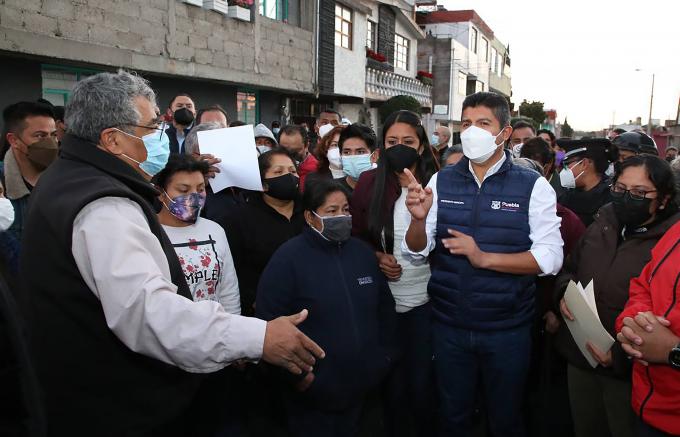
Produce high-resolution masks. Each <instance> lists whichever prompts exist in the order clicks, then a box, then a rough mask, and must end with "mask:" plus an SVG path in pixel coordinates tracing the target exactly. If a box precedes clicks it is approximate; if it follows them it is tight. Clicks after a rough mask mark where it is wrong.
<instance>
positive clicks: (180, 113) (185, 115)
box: [172, 108, 194, 126]
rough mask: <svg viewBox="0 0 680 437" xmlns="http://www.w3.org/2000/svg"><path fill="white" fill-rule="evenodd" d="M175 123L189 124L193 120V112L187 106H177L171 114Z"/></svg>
mask: <svg viewBox="0 0 680 437" xmlns="http://www.w3.org/2000/svg"><path fill="white" fill-rule="evenodd" d="M172 118H173V120H175V123H177V124H181V125H182V126H189V125H190V124H191V123H192V122H193V121H194V114H193V113H192V112H191V111H189V110H188V109H187V108H179V109H178V110H177V111H175V113H174V114H173V115H172Z"/></svg>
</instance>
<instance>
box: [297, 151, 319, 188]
mask: <svg viewBox="0 0 680 437" xmlns="http://www.w3.org/2000/svg"><path fill="white" fill-rule="evenodd" d="M318 166H319V161H318V160H317V159H316V158H315V157H314V155H312V154H311V153H310V154H309V155H307V157H306V158H305V159H304V161H302V162H301V163H300V166H299V167H298V174H299V175H300V192H301V193H302V192H304V191H305V180H306V179H307V176H308V175H309V174H311V173H314V172H316V168H317V167H318Z"/></svg>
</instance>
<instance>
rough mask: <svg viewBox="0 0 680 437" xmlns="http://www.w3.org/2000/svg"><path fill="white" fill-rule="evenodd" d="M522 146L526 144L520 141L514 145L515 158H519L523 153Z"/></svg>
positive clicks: (513, 153) (513, 154)
mask: <svg viewBox="0 0 680 437" xmlns="http://www.w3.org/2000/svg"><path fill="white" fill-rule="evenodd" d="M522 146H524V143H519V144H516V145H514V146H512V156H514V157H515V158H519V157H520V155H521V154H522Z"/></svg>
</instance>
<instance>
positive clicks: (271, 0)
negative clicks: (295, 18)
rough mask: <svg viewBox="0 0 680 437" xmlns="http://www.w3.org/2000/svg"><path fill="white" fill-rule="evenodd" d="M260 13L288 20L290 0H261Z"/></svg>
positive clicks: (272, 17)
mask: <svg viewBox="0 0 680 437" xmlns="http://www.w3.org/2000/svg"><path fill="white" fill-rule="evenodd" d="M259 2H260V15H263V16H265V17H267V18H271V19H272V20H279V21H286V20H288V0H259Z"/></svg>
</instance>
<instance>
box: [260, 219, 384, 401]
mask: <svg viewBox="0 0 680 437" xmlns="http://www.w3.org/2000/svg"><path fill="white" fill-rule="evenodd" d="M305 308H306V309H308V310H309V316H308V318H307V320H305V321H304V322H303V323H302V324H300V325H299V328H300V330H301V331H302V332H304V333H305V334H306V335H307V336H309V337H310V338H311V339H312V340H314V341H315V342H316V343H317V344H318V345H319V346H321V347H322V348H323V349H324V351H325V352H326V357H325V358H324V359H323V360H319V361H318V362H317V364H316V365H315V366H314V376H315V379H314V382H313V383H312V385H311V386H310V387H309V389H308V390H307V391H305V392H304V393H303V394H301V395H300V396H301V397H302V399H303V400H304V401H306V402H309V403H310V405H313V407H314V408H316V409H322V410H329V411H333V410H340V409H344V408H347V407H349V406H351V405H354V404H356V403H357V402H358V401H359V400H360V399H361V397H362V396H363V395H364V394H365V393H366V391H368V390H369V389H371V388H372V387H375V386H376V385H378V384H379V383H380V382H381V381H382V379H383V377H384V376H385V375H386V373H387V371H388V370H389V366H390V362H391V361H392V357H393V350H394V347H393V345H394V330H395V325H396V312H395V304H394V299H393V297H392V293H391V292H390V289H389V287H388V285H387V282H386V280H385V277H384V276H383V274H382V272H381V271H380V269H379V268H378V263H377V261H376V258H375V254H374V252H373V251H372V250H371V249H370V248H369V247H368V245H366V243H364V242H362V241H361V240H358V239H356V238H351V239H350V240H349V241H347V242H346V243H344V244H338V243H332V242H329V241H327V240H325V239H324V238H322V237H321V236H320V235H319V234H318V233H317V232H316V231H314V230H312V229H311V228H310V227H309V226H307V227H305V229H304V231H303V233H302V234H301V235H299V236H297V237H295V238H293V239H291V240H289V241H287V242H286V243H284V244H283V245H282V246H281V247H280V248H279V249H278V250H277V251H276V253H275V254H274V256H273V257H272V259H271V260H270V262H269V264H268V265H267V268H266V269H265V271H264V273H263V274H262V277H261V278H260V283H259V286H258V290H257V304H256V313H257V316H258V317H260V318H262V319H264V320H272V319H275V318H277V317H279V316H287V315H291V314H295V313H298V312H300V311H302V310H303V309H305Z"/></svg>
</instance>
